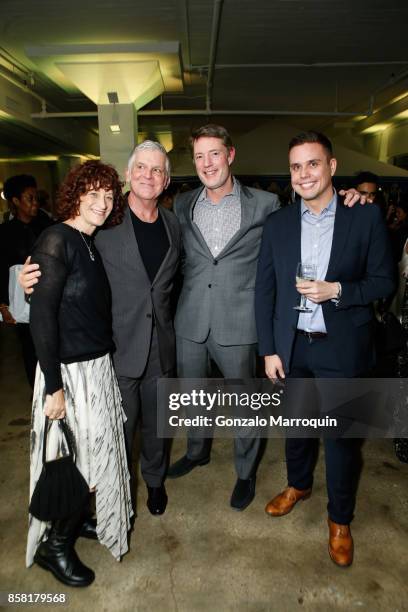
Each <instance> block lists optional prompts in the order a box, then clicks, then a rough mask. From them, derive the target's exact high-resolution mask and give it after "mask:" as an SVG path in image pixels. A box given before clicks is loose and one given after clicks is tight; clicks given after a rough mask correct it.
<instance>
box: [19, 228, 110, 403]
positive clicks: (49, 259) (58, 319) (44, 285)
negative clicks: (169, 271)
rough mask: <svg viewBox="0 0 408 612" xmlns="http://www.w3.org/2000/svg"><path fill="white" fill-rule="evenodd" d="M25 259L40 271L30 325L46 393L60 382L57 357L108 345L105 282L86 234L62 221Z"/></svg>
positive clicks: (67, 358) (79, 357)
mask: <svg viewBox="0 0 408 612" xmlns="http://www.w3.org/2000/svg"><path fill="white" fill-rule="evenodd" d="M84 241H86V244H85V242H84ZM88 248H89V249H90V250H91V253H92V254H93V256H94V261H92V259H91V257H90V253H89V250H88ZM31 259H32V262H33V263H38V264H39V266H40V270H41V276H40V278H39V282H38V284H37V285H36V286H35V288H34V293H33V294H32V297H31V309H30V329H31V334H32V337H33V340H34V344H35V348H36V352H37V356H38V360H39V362H40V366H41V370H42V371H43V373H44V377H45V386H46V391H47V393H48V394H52V393H54V392H55V391H58V389H61V388H62V378H61V366H60V364H61V363H74V362H79V361H87V360H90V359H96V358H97V357H102V356H103V355H106V354H107V353H109V352H110V351H111V350H112V349H113V342H112V322H111V294H110V287H109V282H108V279H107V276H106V273H105V269H104V267H103V263H102V260H101V257H100V255H99V253H98V252H97V250H96V247H95V245H94V243H93V240H92V238H90V237H89V236H87V235H86V234H81V233H80V232H79V231H78V230H77V229H75V228H73V227H71V226H69V225H67V224H65V223H59V224H58V225H54V226H53V227H50V228H49V229H47V230H45V231H44V232H43V233H42V234H41V236H40V238H39V239H38V241H37V243H36V244H35V247H34V250H33V253H32V258H31Z"/></svg>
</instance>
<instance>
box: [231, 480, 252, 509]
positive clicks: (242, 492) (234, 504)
mask: <svg viewBox="0 0 408 612" xmlns="http://www.w3.org/2000/svg"><path fill="white" fill-rule="evenodd" d="M255 483H256V478H255V476H254V477H253V478H248V479H247V480H243V479H242V478H238V480H237V482H236V483H235V487H234V490H233V492H232V495H231V508H234V510H245V508H247V507H248V506H249V504H250V503H251V501H252V500H253V499H254V497H255Z"/></svg>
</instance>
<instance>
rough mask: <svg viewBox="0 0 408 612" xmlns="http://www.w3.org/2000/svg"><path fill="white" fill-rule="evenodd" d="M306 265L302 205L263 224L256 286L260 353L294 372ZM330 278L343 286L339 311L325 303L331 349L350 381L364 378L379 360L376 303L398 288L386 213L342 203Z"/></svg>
mask: <svg viewBox="0 0 408 612" xmlns="http://www.w3.org/2000/svg"><path fill="white" fill-rule="evenodd" d="M300 261H301V213H300V202H297V203H295V204H293V205H291V206H288V207H286V208H283V209H281V210H279V211H277V212H275V213H274V214H273V215H271V216H269V217H268V219H267V221H266V223H265V227H264V231H263V237H262V245H261V250H260V255H259V261H258V270H257V278H256V289H255V311H256V325H257V332H258V347H259V354H260V355H274V354H277V355H279V357H280V358H281V360H282V363H283V367H284V369H285V372H289V371H290V364H291V355H292V349H293V342H294V339H295V334H296V327H297V321H298V316H299V314H298V312H297V311H296V310H294V309H293V306H295V305H296V304H298V303H299V293H298V292H297V291H296V287H295V276H296V266H297V264H298V262H300ZM325 280H326V281H331V282H333V281H339V282H340V283H341V286H342V296H341V299H340V302H339V304H338V305H337V306H336V305H335V304H334V303H333V302H332V301H330V300H329V301H327V302H324V303H323V304H322V308H323V316H324V320H325V324H326V329H327V334H328V336H327V343H326V346H327V350H329V351H335V352H336V354H337V355H338V359H339V365H340V368H341V369H342V370H343V375H344V376H345V377H351V376H358V375H359V374H362V373H364V372H365V371H367V370H368V369H370V368H372V367H373V365H374V363H375V353H374V343H373V333H372V332H373V306H372V303H373V301H374V300H377V299H379V298H383V297H387V296H388V295H389V294H391V293H392V291H393V290H394V287H395V272H394V265H393V261H392V256H391V248H390V244H389V239H388V236H387V232H386V228H385V224H384V222H383V220H382V218H381V212H380V209H379V208H378V207H377V206H376V205H373V204H370V205H366V206H361V205H359V204H357V205H355V206H353V207H352V208H347V207H345V206H344V204H343V203H342V200H341V198H339V197H338V198H337V210H336V216H335V221H334V231H333V242H332V248H331V254H330V261H329V267H328V270H327V275H326V278H325Z"/></svg>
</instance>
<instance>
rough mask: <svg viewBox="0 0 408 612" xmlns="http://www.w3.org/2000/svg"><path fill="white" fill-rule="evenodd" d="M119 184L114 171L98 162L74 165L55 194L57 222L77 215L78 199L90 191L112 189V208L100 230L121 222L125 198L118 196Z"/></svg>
mask: <svg viewBox="0 0 408 612" xmlns="http://www.w3.org/2000/svg"><path fill="white" fill-rule="evenodd" d="M122 187H123V183H122V181H121V180H120V178H119V175H118V173H117V172H116V170H115V168H114V167H113V166H111V165H110V164H103V163H102V162H100V161H96V160H95V161H94V160H92V161H86V162H85V163H84V164H78V165H77V166H74V167H73V168H72V169H71V170H70V171H69V172H68V174H67V176H66V177H65V179H64V181H63V183H62V184H61V187H60V188H59V191H58V196H57V206H56V213H57V216H58V218H59V219H60V220H61V221H66V220H67V219H72V218H73V217H75V216H76V215H78V213H79V204H80V197H81V196H83V195H85V194H87V193H88V192H89V191H91V190H92V189H105V190H106V191H108V190H110V189H111V190H112V192H113V208H112V212H111V214H110V215H109V217H108V218H107V219H106V221H105V224H104V227H111V226H113V225H118V224H119V223H121V222H122V219H123V213H124V208H125V198H124V196H123V194H122Z"/></svg>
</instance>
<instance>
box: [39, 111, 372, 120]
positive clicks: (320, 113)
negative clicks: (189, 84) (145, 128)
mask: <svg viewBox="0 0 408 612" xmlns="http://www.w3.org/2000/svg"><path fill="white" fill-rule="evenodd" d="M137 114H138V116H142V117H160V116H167V117H177V116H185V117H189V116H194V115H198V116H201V117H202V116H203V115H254V116H255V115H266V116H270V115H282V116H285V115H286V116H295V117H296V116H305V117H308V116H309V117H316V116H317V117H319V116H320V117H321V116H324V117H361V116H362V115H363V116H367V115H368V111H363V112H340V111H301V110H299V111H291V110H235V109H234V110H225V109H223V110H216V109H213V110H209V111H208V110H207V109H202V110H197V109H185V110H179V109H174V110H160V109H157V110H142V111H139V112H138V113H137ZM97 116H98V113H97V112H95V111H90V112H72V113H69V112H67V113H32V114H31V118H32V119H70V118H74V117H97Z"/></svg>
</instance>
